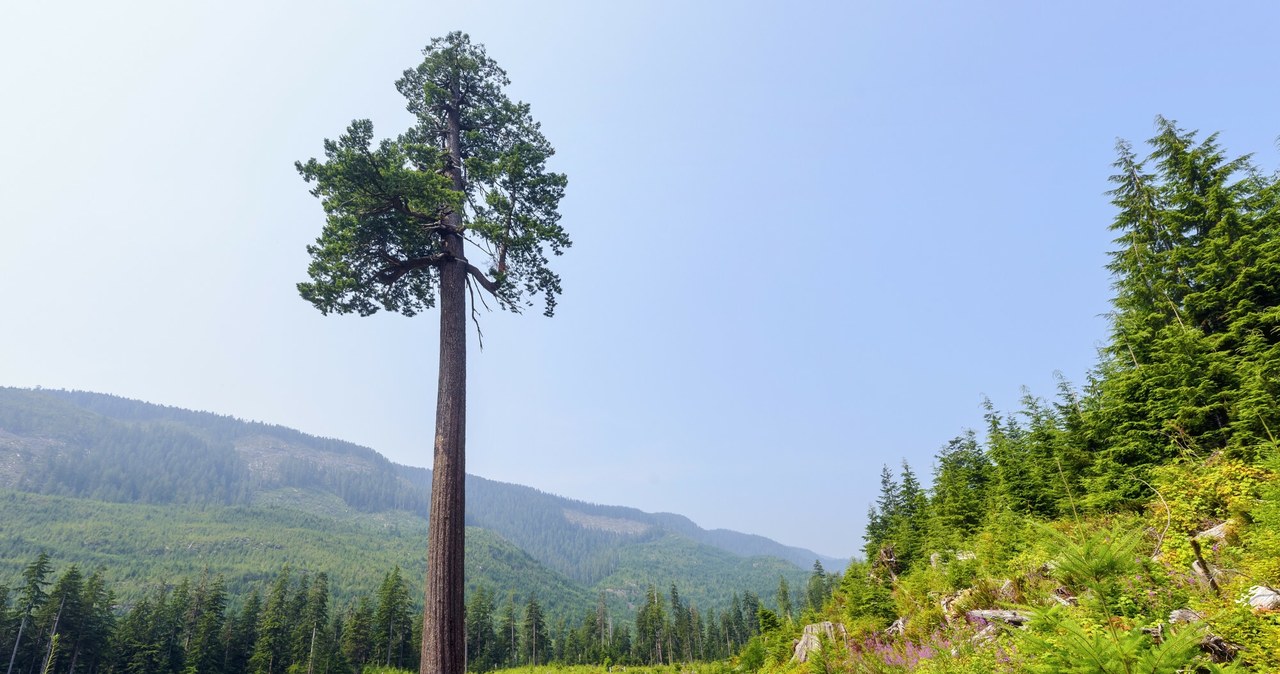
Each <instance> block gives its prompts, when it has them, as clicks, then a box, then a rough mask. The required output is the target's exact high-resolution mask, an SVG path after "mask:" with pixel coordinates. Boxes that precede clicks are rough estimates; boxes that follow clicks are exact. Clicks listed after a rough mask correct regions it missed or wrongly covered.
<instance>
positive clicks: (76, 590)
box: [0, 552, 838, 674]
mask: <svg viewBox="0 0 1280 674" xmlns="http://www.w3.org/2000/svg"><path fill="white" fill-rule="evenodd" d="M53 566H54V565H53V560H52V559H51V558H50V556H49V555H48V554H47V553H44V552H41V553H39V554H38V555H37V557H36V559H34V560H33V561H31V562H30V563H29V564H28V565H26V566H25V567H24V568H23V571H22V574H21V577H20V580H19V581H18V582H17V583H16V584H15V586H14V587H12V588H10V587H6V586H3V585H0V665H2V666H4V667H5V669H4V672H5V674H43V673H45V672H60V673H64V674H117V673H119V674H166V673H169V674H240V673H245V674H298V673H301V672H306V673H308V674H347V673H351V674H358V673H359V672H360V671H362V670H363V669H365V668H368V667H374V666H383V667H394V668H401V669H411V670H412V669H417V668H418V666H419V657H420V650H421V643H422V641H421V639H422V634H421V608H420V606H419V605H418V604H417V603H416V602H415V601H413V600H412V599H411V596H410V591H409V584H408V583H407V582H406V580H405V577H404V574H403V572H402V570H401V569H400V567H398V566H397V567H394V568H393V569H392V570H390V571H388V572H387V573H386V574H385V575H384V576H383V578H382V582H381V583H380V584H379V586H378V587H377V589H376V591H374V592H373V593H371V594H363V595H359V596H357V597H356V598H354V599H353V600H351V601H350V602H349V603H347V604H346V605H345V606H342V607H338V606H335V605H334V602H333V598H332V594H331V591H330V586H329V576H328V574H326V573H324V572H317V573H311V572H306V571H297V570H294V569H290V568H288V567H285V568H284V569H282V570H281V571H280V572H279V573H277V574H276V575H275V576H274V578H266V579H263V582H262V583H261V584H260V585H259V586H258V587H255V588H253V589H252V590H250V591H249V592H248V594H247V595H245V596H242V597H234V596H232V595H231V593H230V592H229V591H228V589H227V583H226V581H225V579H224V578H223V577H222V576H220V575H211V574H210V573H208V572H207V571H206V572H204V573H202V574H201V575H199V576H198V577H195V578H184V579H181V580H179V581H177V582H176V583H166V584H161V585H158V586H156V587H154V588H153V589H151V590H150V591H149V592H147V593H145V594H144V595H143V596H142V597H141V598H140V599H137V600H135V601H133V602H132V603H130V604H127V605H122V604H119V603H117V601H116V596H115V594H114V592H113V591H112V590H111V588H110V587H109V585H108V583H107V582H106V580H105V579H104V573H103V570H102V569H98V570H95V571H92V572H90V573H88V574H86V573H85V571H84V570H83V569H82V568H81V567H80V566H79V565H77V564H71V565H68V566H67V567H66V568H64V569H62V570H61V572H60V573H57V574H55V573H54V568H53ZM836 583H838V576H832V575H828V574H826V573H825V572H824V571H823V570H822V566H821V564H820V563H815V569H814V575H813V576H811V578H810V583H809V588H808V594H802V595H800V596H798V597H797V604H798V606H797V608H796V609H795V611H796V612H797V613H798V612H801V611H807V612H813V611H816V610H817V608H820V607H821V605H822V602H823V601H824V600H825V599H826V597H828V596H829V595H830V592H831V588H832V587H834V586H835V584H836ZM775 599H776V600H777V601H776V604H775V608H769V607H766V606H765V605H763V604H762V602H761V600H760V598H759V597H758V596H757V595H756V594H754V593H752V592H743V593H742V594H741V595H739V594H737V593H735V594H734V595H733V597H732V602H731V604H730V606H729V607H728V608H726V609H724V610H720V611H716V610H703V609H700V608H699V607H697V606H696V605H695V604H694V603H692V602H689V601H688V600H686V599H683V598H682V597H681V595H680V592H679V590H678V589H677V588H676V586H675V585H674V584H672V585H671V586H670V587H669V590H668V591H667V592H661V591H659V590H658V589H657V588H656V586H651V587H649V588H648V591H647V592H646V593H645V597H644V600H643V603H642V605H641V606H640V607H639V609H638V612H637V615H636V618H635V620H634V622H633V621H628V620H622V619H619V618H618V617H617V616H616V615H615V614H614V613H613V612H612V611H610V610H609V608H608V605H607V602H606V593H604V592H601V593H600V595H599V597H598V600H597V602H596V604H595V606H594V607H592V608H590V609H587V610H585V611H584V612H583V613H582V614H581V615H578V616H571V615H562V616H550V615H548V614H547V612H546V610H545V609H544V607H543V605H542V603H541V602H540V601H539V600H538V598H537V597H536V596H531V597H529V598H528V599H527V601H523V602H519V603H517V601H516V599H515V596H514V595H508V596H507V597H506V598H505V599H502V598H499V597H497V596H495V593H494V592H493V591H491V590H490V589H488V588H487V587H485V586H479V587H477V588H476V589H475V590H473V591H472V592H471V596H470V597H469V600H468V602H467V606H466V614H465V625H466V649H467V669H468V671H472V672H487V671H491V670H494V669H500V668H506V667H515V666H522V665H545V664H555V663H561V664H598V665H609V664H614V663H617V664H630V663H634V664H672V663H679V662H693V661H711V660H719V659H724V658H728V657H730V656H732V655H734V654H736V653H737V652H738V651H739V650H740V649H741V648H742V647H743V646H744V645H746V644H747V643H749V642H750V640H751V639H752V638H753V637H755V636H756V635H758V634H760V633H761V631H762V629H768V628H769V627H770V626H771V625H774V626H776V625H777V624H779V620H780V619H781V620H785V621H787V622H788V623H789V622H791V620H792V613H793V608H792V602H791V599H790V593H789V586H788V584H787V581H786V579H785V578H780V579H779V590H778V594H777V596H776V597H775ZM780 616H781V618H780Z"/></svg>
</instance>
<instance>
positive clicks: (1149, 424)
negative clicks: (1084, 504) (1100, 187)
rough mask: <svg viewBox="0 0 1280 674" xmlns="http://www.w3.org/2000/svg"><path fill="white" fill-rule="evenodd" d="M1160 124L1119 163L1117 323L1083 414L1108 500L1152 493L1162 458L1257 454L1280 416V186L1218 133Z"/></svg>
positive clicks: (1124, 148)
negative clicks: (1150, 482)
mask: <svg viewBox="0 0 1280 674" xmlns="http://www.w3.org/2000/svg"><path fill="white" fill-rule="evenodd" d="M1156 125H1157V135H1156V136H1155V137H1154V138H1152V139H1151V140H1150V141H1149V145H1150V147H1151V153H1150V155H1149V156H1148V157H1146V158H1139V157H1138V155H1137V153H1136V152H1135V151H1134V149H1133V148H1132V146H1130V145H1129V144H1128V143H1126V142H1123V141H1122V142H1120V143H1119V144H1118V146H1117V151H1118V154H1119V158H1118V159H1117V161H1116V163H1115V166H1116V169H1117V173H1116V175H1114V176H1112V182H1113V183H1114V184H1115V188H1114V189H1113V190H1112V191H1111V195H1112V203H1113V204H1114V205H1115V206H1116V208H1117V214H1116V218H1115V221H1114V222H1113V224H1112V229H1113V230H1114V231H1116V232H1117V233H1118V236H1117V238H1116V240H1115V242H1116V244H1117V249H1116V250H1115V251H1113V252H1112V255H1111V264H1110V265H1109V267H1110V269H1111V271H1112V273H1113V274H1114V276H1115V284H1114V287H1115V297H1114V298H1113V305H1114V307H1115V309H1114V311H1113V313H1112V315H1111V318H1112V336H1111V342H1110V344H1109V345H1108V346H1107V347H1106V348H1105V349H1104V351H1103V356H1104V357H1103V362H1102V363H1101V365H1100V366H1099V368H1098V372H1097V373H1096V374H1095V382H1094V385H1093V386H1092V387H1091V388H1090V391H1089V395H1088V396H1087V397H1086V399H1085V401H1083V402H1084V405H1083V407H1084V410H1085V412H1084V414H1083V415H1082V416H1083V417H1084V421H1085V423H1084V424H1083V427H1084V430H1085V431H1086V435H1085V440H1086V441H1087V443H1088V446H1089V447H1090V448H1091V449H1093V450H1094V452H1095V453H1096V455H1097V459H1096V460H1095V461H1094V463H1093V465H1092V466H1091V468H1090V473H1091V476H1090V481H1089V486H1090V490H1089V491H1090V492H1091V498H1090V500H1091V502H1092V503H1093V505H1096V506H1099V507H1104V506H1110V505H1115V504H1117V503H1126V502H1132V501H1134V500H1135V499H1138V498H1141V497H1143V496H1144V494H1145V491H1144V490H1145V487H1143V486H1142V482H1141V481H1139V480H1136V479H1134V478H1142V477H1143V476H1144V475H1145V472H1146V468H1147V467H1149V466H1151V465H1153V464H1156V463H1160V462H1163V461H1167V460H1169V459H1172V458H1175V457H1179V456H1207V455H1208V454H1210V453H1213V452H1216V451H1226V452H1228V453H1234V454H1237V455H1244V456H1246V457H1251V456H1252V455H1253V453H1254V452H1255V451H1256V448H1257V447H1259V446H1263V445H1264V444H1265V443H1269V442H1272V441H1273V438H1272V433H1271V429H1273V428H1275V427H1276V425H1277V421H1280V412H1277V410H1278V409H1280V406H1278V405H1277V402H1278V401H1280V376H1277V375H1280V318H1277V316H1280V312H1277V307H1280V293H1278V292H1277V291H1276V288H1277V286H1278V284H1280V245H1277V243H1276V241H1277V236H1280V211H1278V210H1277V204H1278V202H1280V187H1278V186H1277V180H1276V178H1275V177H1266V176H1262V175H1261V174H1259V173H1258V171H1257V170H1256V169H1255V168H1254V167H1253V166H1252V165H1251V164H1250V162H1249V158H1248V157H1239V158H1236V159H1229V158H1228V157H1227V156H1226V154H1225V152H1224V151H1223V150H1222V148H1221V146H1220V145H1219V143H1218V138H1217V135H1216V134H1213V135H1210V136H1208V137H1207V138H1205V139H1204V140H1203V141H1197V139H1196V136H1197V134H1196V132H1194V131H1186V130H1184V129H1181V128H1179V127H1178V126H1177V125H1176V124H1175V123H1174V122H1172V121H1169V120H1166V119H1163V118H1158V119H1157V122H1156Z"/></svg>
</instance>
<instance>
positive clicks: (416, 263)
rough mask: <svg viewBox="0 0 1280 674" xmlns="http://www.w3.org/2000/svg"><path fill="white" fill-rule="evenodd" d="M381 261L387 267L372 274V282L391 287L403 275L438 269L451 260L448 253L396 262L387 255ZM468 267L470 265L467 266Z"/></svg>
mask: <svg viewBox="0 0 1280 674" xmlns="http://www.w3.org/2000/svg"><path fill="white" fill-rule="evenodd" d="M383 259H385V260H387V263H388V264H387V266H386V267H383V268H382V269H379V270H378V271H377V272H376V273H375V274H374V280H375V281H377V282H378V283H381V284H382V285H391V284H392V283H395V282H396V281H399V280H400V279H402V278H404V275H405V274H408V273H409V272H411V271H413V270H415V269H423V268H425V267H439V266H440V265H441V264H443V263H444V262H446V261H448V260H450V259H452V256H451V255H449V254H448V253H437V254H435V255H427V256H426V257H412V258H409V259H407V260H396V259H394V258H391V257H390V256H388V255H384V256H383ZM468 266H470V265H468Z"/></svg>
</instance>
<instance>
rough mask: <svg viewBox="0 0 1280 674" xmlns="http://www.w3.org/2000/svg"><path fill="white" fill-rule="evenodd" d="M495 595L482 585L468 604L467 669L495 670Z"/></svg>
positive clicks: (474, 670) (496, 664)
mask: <svg viewBox="0 0 1280 674" xmlns="http://www.w3.org/2000/svg"><path fill="white" fill-rule="evenodd" d="M493 611H494V605H493V594H491V593H490V592H489V590H488V589H487V588H486V587H485V586H484V585H481V586H480V587H477V588H476V590H475V592H473V593H472V594H471V601H470V602H468V603H467V669H468V670H470V671H473V672H487V671H489V670H490V669H495V668H496V667H497V666H498V662H497V661H496V660H495V659H494V645H495V642H496V641H497V638H496V636H495V634H494V625H493Z"/></svg>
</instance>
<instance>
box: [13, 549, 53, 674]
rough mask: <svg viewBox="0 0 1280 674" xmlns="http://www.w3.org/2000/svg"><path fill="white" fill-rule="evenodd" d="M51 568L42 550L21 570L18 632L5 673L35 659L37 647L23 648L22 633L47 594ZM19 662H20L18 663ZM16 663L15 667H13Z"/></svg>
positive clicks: (28, 642)
mask: <svg viewBox="0 0 1280 674" xmlns="http://www.w3.org/2000/svg"><path fill="white" fill-rule="evenodd" d="M52 568H53V564H52V563H51V562H50V561H49V554H48V553H46V552H44V551H43V550H42V551H41V552H40V554H38V555H36V559H35V561H33V562H31V563H30V564H28V565H27V566H26V567H25V568H24V569H23V570H22V589H21V590H19V591H18V633H17V635H16V636H15V637H14V640H13V650H12V651H11V653H10V654H9V666H8V667H7V668H6V670H5V671H6V672H7V674H13V672H15V671H21V670H22V666H23V665H24V664H26V663H33V662H35V660H36V652H37V648H36V647H35V646H29V647H28V648H27V649H26V650H23V646H24V642H23V636H24V633H25V632H26V631H27V629H29V628H30V627H31V619H32V616H33V614H34V613H35V612H36V611H38V610H40V609H41V608H42V607H44V605H45V602H46V600H47V599H48V594H46V593H45V591H44V588H45V586H46V585H48V584H49V580H48V578H49V571H50V570H51V569H52ZM32 641H33V640H32V639H31V638H29V637H28V638H27V641H26V642H25V643H26V644H30V643H31V642H32ZM20 663H21V664H20ZM15 665H17V667H18V668H17V669H15Z"/></svg>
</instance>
